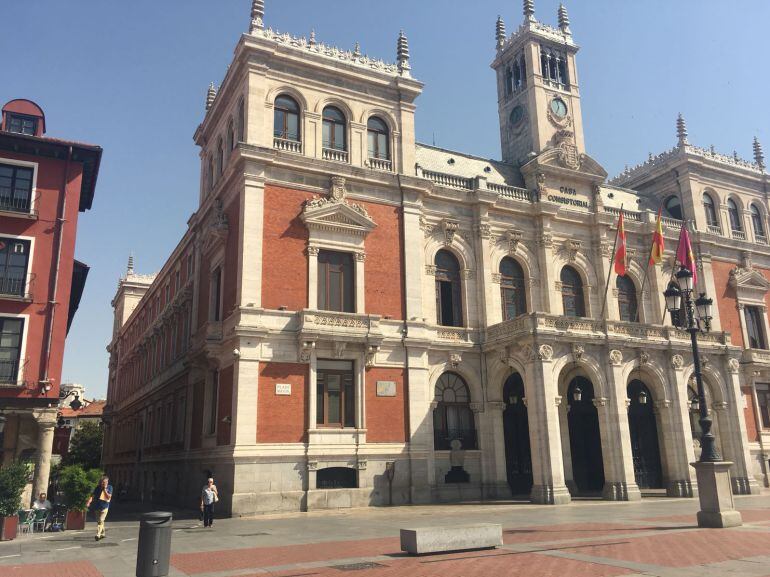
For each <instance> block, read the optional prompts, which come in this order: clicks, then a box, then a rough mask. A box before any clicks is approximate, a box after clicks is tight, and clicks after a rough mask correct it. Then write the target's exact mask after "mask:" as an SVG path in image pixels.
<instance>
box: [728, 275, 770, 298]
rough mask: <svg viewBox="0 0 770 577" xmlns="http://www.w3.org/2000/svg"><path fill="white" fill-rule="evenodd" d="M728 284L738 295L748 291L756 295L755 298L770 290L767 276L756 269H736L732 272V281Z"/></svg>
mask: <svg viewBox="0 0 770 577" xmlns="http://www.w3.org/2000/svg"><path fill="white" fill-rule="evenodd" d="M728 284H729V286H730V288H733V289H735V291H736V293H740V292H743V291H746V292H749V293H754V295H753V296H758V295H756V293H760V294H761V295H764V294H765V293H766V292H767V291H768V290H770V281H768V280H767V279H766V278H765V276H764V275H763V274H762V273H761V272H759V271H758V270H757V269H755V268H743V267H736V268H734V269H733V270H731V271H730V279H729V281H728ZM739 298H740V294H739Z"/></svg>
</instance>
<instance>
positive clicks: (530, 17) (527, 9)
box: [524, 0, 535, 22]
mask: <svg viewBox="0 0 770 577" xmlns="http://www.w3.org/2000/svg"><path fill="white" fill-rule="evenodd" d="M524 21H525V22H534V21H535V0H524Z"/></svg>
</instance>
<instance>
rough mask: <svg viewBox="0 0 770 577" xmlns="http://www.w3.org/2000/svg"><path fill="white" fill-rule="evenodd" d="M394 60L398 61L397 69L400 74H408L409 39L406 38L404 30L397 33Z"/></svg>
mask: <svg viewBox="0 0 770 577" xmlns="http://www.w3.org/2000/svg"><path fill="white" fill-rule="evenodd" d="M396 56H397V58H396V60H397V62H398V71H399V73H400V74H402V75H408V74H409V70H411V68H412V67H411V66H409V41H408V40H407V39H406V34H404V31H403V30H402V31H401V32H399V33H398V44H397V46H396Z"/></svg>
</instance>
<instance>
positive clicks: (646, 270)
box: [635, 201, 665, 323]
mask: <svg viewBox="0 0 770 577" xmlns="http://www.w3.org/2000/svg"><path fill="white" fill-rule="evenodd" d="M662 210H663V201H661V203H660V206H659V207H658V218H656V219H655V232H654V233H653V235H652V243H651V244H650V250H648V251H647V264H646V266H645V267H644V279H642V290H641V291H640V292H639V301H640V302H639V303H637V304H636V315H635V316H636V319H635V321H636V322H637V323H638V322H639V309H640V306H639V305H640V303H641V306H642V307H643V306H644V289H645V287H646V286H647V278H648V277H649V276H650V259H651V258H652V249H653V247H654V246H655V234H657V232H658V229H657V227H658V221H659V220H660V219H661V217H662V215H663V213H662ZM653 266H654V265H653ZM650 302H652V299H650ZM663 314H665V311H663ZM651 320H654V319H651Z"/></svg>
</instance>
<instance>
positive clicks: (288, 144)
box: [273, 136, 302, 154]
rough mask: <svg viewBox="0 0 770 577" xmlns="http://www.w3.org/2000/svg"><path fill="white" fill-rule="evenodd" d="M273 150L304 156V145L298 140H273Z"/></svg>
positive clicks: (275, 138)
mask: <svg viewBox="0 0 770 577" xmlns="http://www.w3.org/2000/svg"><path fill="white" fill-rule="evenodd" d="M273 148H275V149H276V150H282V151H284V152H294V153H297V154H302V143H301V142H300V141H298V140H289V139H287V138H278V137H277V136H276V137H274V138H273Z"/></svg>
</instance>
